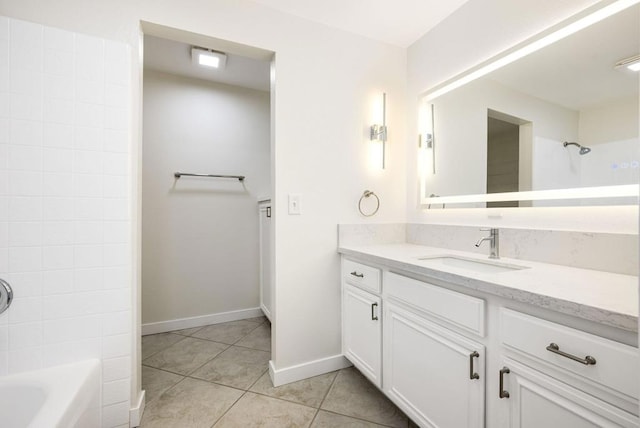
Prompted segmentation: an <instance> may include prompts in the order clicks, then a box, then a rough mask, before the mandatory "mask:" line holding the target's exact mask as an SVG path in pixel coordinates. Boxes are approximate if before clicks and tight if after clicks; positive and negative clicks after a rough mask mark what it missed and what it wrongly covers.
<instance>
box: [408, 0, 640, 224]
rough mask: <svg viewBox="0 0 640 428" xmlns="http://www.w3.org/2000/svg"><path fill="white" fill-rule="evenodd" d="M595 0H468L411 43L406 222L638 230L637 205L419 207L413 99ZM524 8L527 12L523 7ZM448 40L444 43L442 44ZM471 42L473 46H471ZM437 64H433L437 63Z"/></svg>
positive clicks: (414, 100)
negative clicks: (513, 0)
mask: <svg viewBox="0 0 640 428" xmlns="http://www.w3.org/2000/svg"><path fill="white" fill-rule="evenodd" d="M596 3H598V2H597V1H595V0H572V1H566V2H556V1H553V0H543V1H533V0H525V1H518V2H512V1H509V0H470V1H469V2H467V3H465V4H464V5H463V6H462V7H461V8H460V9H458V10H457V11H456V12H454V13H453V14H452V15H450V16H449V17H448V18H447V19H445V20H444V21H443V22H442V23H440V24H439V25H437V26H436V27H435V28H433V29H432V30H431V31H429V32H428V33H427V34H425V35H424V36H423V37H422V38H421V39H419V40H418V41H417V42H416V43H414V44H413V45H411V46H410V47H409V49H408V54H407V69H408V94H407V111H408V112H409V113H410V114H408V116H407V117H408V127H407V132H408V135H409V138H408V141H409V143H408V144H409V145H408V147H409V150H408V152H407V153H408V154H407V170H408V182H407V183H408V186H407V213H408V214H407V215H408V221H409V222H416V223H438V224H460V225H473V226H476V225H486V226H490V225H492V226H497V227H513V228H542V229H562V230H577V231H600V232H612V233H637V231H638V220H637V219H638V208H637V206H625V207H616V208H610V207H593V208H587V207H569V208H513V209H506V208H505V209H500V210H493V211H491V210H487V209H473V210H468V209H450V208H447V209H446V210H431V211H425V210H422V209H420V208H419V207H418V203H417V196H416V195H418V193H419V180H418V174H417V162H416V158H417V154H416V152H415V150H416V149H415V145H414V140H415V139H414V138H411V136H412V135H416V134H417V125H416V120H417V119H416V114H415V113H412V112H416V111H417V102H418V98H419V96H420V95H421V94H423V93H424V92H426V91H427V90H428V89H429V88H432V87H434V86H436V85H437V84H439V83H441V82H443V81H445V80H447V79H448V78H450V77H452V76H455V75H456V74H458V73H461V72H463V71H465V70H467V69H469V68H470V67H472V66H474V65H476V64H478V63H480V62H482V61H484V60H487V59H489V58H491V57H492V56H494V55H497V54H499V53H500V52H502V51H504V50H505V49H507V48H509V47H511V46H513V45H516V44H517V43H519V42H521V41H523V40H526V39H527V38H528V37H531V36H533V35H535V34H536V33H538V32H540V31H542V30H544V29H545V28H547V27H549V26H551V25H554V24H557V23H559V22H560V21H562V20H564V19H566V18H568V17H570V16H571V15H573V14H575V13H577V12H579V11H581V10H583V9H585V8H587V7H589V6H591V5H594V4H596ZM524 11H526V13H525V12H524ZM443 46H446V49H442V47H443ZM470 47H473V48H472V49H470ZM435 65H437V66H435Z"/></svg>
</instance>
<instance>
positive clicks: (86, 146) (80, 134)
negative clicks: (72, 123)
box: [74, 126, 105, 151]
mask: <svg viewBox="0 0 640 428" xmlns="http://www.w3.org/2000/svg"><path fill="white" fill-rule="evenodd" d="M104 139H105V131H104V130H103V129H101V128H95V127H93V128H92V127H88V126H77V127H76V128H75V137H74V147H75V148H76V149H79V150H97V151H102V147H103V146H104Z"/></svg>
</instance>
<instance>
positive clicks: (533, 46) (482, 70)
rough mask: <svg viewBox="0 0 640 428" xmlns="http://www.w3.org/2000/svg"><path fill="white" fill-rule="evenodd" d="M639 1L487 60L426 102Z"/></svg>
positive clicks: (624, 0) (622, 0) (618, 4)
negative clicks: (487, 61) (486, 62)
mask: <svg viewBox="0 0 640 428" xmlns="http://www.w3.org/2000/svg"><path fill="white" fill-rule="evenodd" d="M639 2H640V0H618V1H615V2H613V3H611V4H609V5H607V6H605V7H603V8H601V9H598V10H597V11H595V12H593V13H591V14H588V15H586V16H584V17H582V18H580V19H578V20H577V21H574V22H572V23H571V24H569V25H567V26H565V27H563V28H561V29H559V30H556V31H553V32H552V33H550V34H547V35H546V36H544V37H542V38H539V39H537V40H535V41H533V42H525V45H524V46H523V47H521V48H515V49H516V50H514V51H513V52H511V53H508V54H506V55H505V56H502V57H500V58H497V59H493V60H489V61H490V62H489V63H488V64H486V65H480V66H479V68H478V69H476V70H474V71H471V72H470V73H469V74H465V75H463V76H461V77H460V78H457V79H455V80H453V81H452V82H450V83H444V84H443V86H441V87H440V88H438V89H435V90H434V91H433V92H429V93H427V94H426V100H427V101H430V100H433V99H435V98H437V97H439V96H441V95H444V94H446V93H447V92H450V91H452V90H454V89H456V88H459V87H460V86H462V85H465V84H467V83H469V82H471V81H473V80H476V79H478V78H480V77H482V76H484V75H486V74H488V73H491V72H492V71H495V70H497V69H499V68H501V67H504V66H505V65H507V64H511V63H512V62H514V61H516V60H518V59H520V58H522V57H525V56H527V55H529V54H531V53H533V52H535V51H537V50H540V49H542V48H543V47H545V46H548V45H550V44H552V43H555V42H557V41H558V40H561V39H564V38H565V37H567V36H569V35H571V34H573V33H575V32H577V31H580V30H582V29H583V28H586V27H588V26H590V25H592V24H595V23H596V22H599V21H602V20H603V19H605V18H607V17H609V16H611V15H615V14H616V13H618V12H620V11H622V10H624V9H627V8H628V7H631V6H633V5H635V4H637V3H639Z"/></svg>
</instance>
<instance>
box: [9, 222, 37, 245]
mask: <svg viewBox="0 0 640 428" xmlns="http://www.w3.org/2000/svg"><path fill="white" fill-rule="evenodd" d="M8 243H9V245H10V246H12V247H27V246H39V245H42V223H41V222H11V223H10V224H9V239H8Z"/></svg>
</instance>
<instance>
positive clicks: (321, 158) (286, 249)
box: [0, 0, 407, 401]
mask: <svg viewBox="0 0 640 428" xmlns="http://www.w3.org/2000/svg"><path fill="white" fill-rule="evenodd" d="M0 13H2V14H5V15H9V16H15V17H18V18H21V19H26V20H31V21H35V22H40V23H44V24H47V25H52V26H56V27H61V28H65V29H70V30H73V31H77V32H82V33H88V34H93V35H99V36H101V37H105V38H108V39H114V40H120V41H123V42H125V43H127V44H129V45H130V46H131V47H132V49H133V58H134V61H133V72H134V73H140V69H141V60H140V51H139V49H138V46H139V45H138V43H139V37H140V21H141V20H144V21H147V22H154V23H157V24H161V25H166V26H169V27H174V28H179V29H184V30H187V31H190V32H193V33H201V34H204V35H208V36H211V37H217V38H220V39H226V40H233V41H235V42H238V43H244V44H247V45H252V46H257V47H260V48H263V49H266V50H270V51H273V52H275V53H276V54H275V82H276V86H275V87H276V90H275V98H274V99H273V101H272V102H273V107H272V113H273V114H274V116H275V123H276V126H275V128H274V129H273V132H274V140H273V141H272V144H273V145H272V151H271V153H272V162H273V165H274V167H275V172H274V175H273V182H272V183H273V184H272V186H273V192H272V197H273V203H274V219H275V224H274V226H275V227H274V229H275V232H274V233H275V236H276V237H277V240H276V242H275V247H274V258H275V263H276V269H275V272H274V283H275V287H276V295H275V312H276V313H275V319H276V322H275V329H274V337H273V345H274V347H273V354H272V358H273V361H274V366H275V368H276V369H278V370H280V371H286V369H288V368H292V367H294V366H296V365H299V364H305V363H308V362H310V361H316V360H323V359H327V358H328V360H326V361H329V362H331V361H334V360H335V359H334V358H332V357H333V356H336V355H339V354H340V352H341V350H340V290H339V284H340V281H339V258H338V255H337V253H336V245H337V233H336V224H337V223H341V222H350V223H353V222H361V221H365V219H363V218H362V217H361V216H360V215H359V214H358V211H357V202H358V198H359V197H360V196H361V195H362V192H363V191H364V190H365V189H370V190H373V191H375V192H376V194H378V195H379V196H380V198H381V208H380V211H379V213H378V214H377V215H376V216H375V217H373V218H371V219H367V220H366V221H368V222H388V221H396V222H397V221H404V220H405V198H406V190H405V189H406V173H405V163H406V158H407V156H406V147H405V144H404V142H405V141H406V138H405V133H404V128H405V122H404V121H405V111H404V107H405V98H404V97H405V93H406V86H405V71H406V51H405V50H404V49H401V48H398V47H395V46H391V45H386V44H383V43H379V42H375V41H372V40H369V39H366V38H364V37H359V36H356V35H353V34H350V33H347V32H342V31H338V30H335V29H331V28H328V27H325V26H322V25H318V24H314V23H311V22H309V21H305V20H302V19H299V18H295V17H292V16H289V15H285V14H282V13H279V12H276V11H274V10H272V9H269V8H266V7H263V6H260V5H257V4H254V3H252V2H249V1H246V0H218V1H215V2H211V1H203V0H187V1H182V2H179V3H177V2H171V1H157V0H113V1H109V2H106V1H104V2H103V1H91V2H89V1H86V0H66V1H65V2H42V1H40V0H22V1H20V2H16V1H14V0H0ZM383 91H386V93H387V124H388V126H389V143H388V144H387V169H385V170H381V169H380V168H379V167H378V166H377V165H373V164H372V163H371V162H370V159H369V152H370V148H371V147H372V145H371V143H369V142H368V141H367V127H368V126H369V125H370V124H371V117H370V116H371V111H370V107H371V104H372V103H373V102H374V101H375V100H376V99H378V98H379V96H380V94H381V92H383ZM132 92H133V105H134V109H133V115H132V129H133V130H132V134H133V136H134V140H133V141H134V146H133V149H132V152H131V153H132V156H133V157H132V160H133V165H134V173H133V174H134V175H133V177H134V183H133V186H132V191H133V196H132V200H131V202H133V204H132V205H133V206H134V209H135V207H136V206H137V203H136V201H137V192H138V190H139V189H138V185H137V183H138V182H139V176H138V174H139V164H138V157H139V150H140V138H139V128H138V124H139V123H140V116H139V111H138V109H139V106H140V82H139V81H137V80H134V81H133V91H132ZM288 193H299V194H300V195H302V215H299V216H288V215H287V214H286V212H287V194H288ZM137 221H138V217H137V216H136V212H135V211H134V222H137ZM134 236H135V234H134ZM136 266H137V265H134V270H135V269H136ZM137 290H138V288H137V287H136V288H134V290H133V293H132V301H133V310H134V319H136V318H137V317H138V315H137V314H135V311H136V308H137V305H139V300H138V297H137ZM131 331H132V332H133V335H134V337H137V336H138V334H136V333H137V332H136V327H135V325H134V326H133V327H132V328H131ZM138 347H139V342H138V341H136V343H134V352H135V353H136V357H135V358H134V361H133V370H134V373H133V386H132V391H133V394H136V393H137V391H138V390H139V373H137V372H136V371H137V367H138V364H139V351H137V349H138ZM134 397H135V395H134ZM133 400H134V401H137V399H136V398H133Z"/></svg>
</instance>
